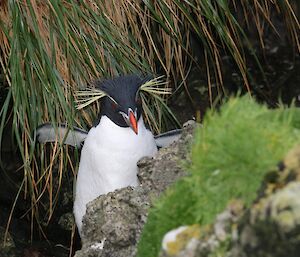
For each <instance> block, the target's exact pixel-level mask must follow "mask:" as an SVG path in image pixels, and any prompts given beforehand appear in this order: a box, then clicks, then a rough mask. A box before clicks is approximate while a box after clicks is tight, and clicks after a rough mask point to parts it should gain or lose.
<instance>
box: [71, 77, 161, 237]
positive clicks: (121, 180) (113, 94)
mask: <svg viewBox="0 0 300 257" xmlns="http://www.w3.org/2000/svg"><path fill="white" fill-rule="evenodd" d="M143 83H145V81H144V80H143V79H141V78H140V77H138V76H134V75H131V76H124V77H118V78H115V79H113V80H106V81H102V82H100V83H97V84H96V86H98V87H99V88H100V89H101V90H102V91H104V92H105V93H106V94H107V96H105V97H104V98H103V99H102V100H101V101H102V102H101V113H100V117H99V121H98V123H96V124H95V126H94V127H93V128H92V129H91V130H90V131H89V133H88V135H87V137H86V139H85V142H84V145H83V148H82V152H81V158H80V164H79V171H78V175H77V182H76V195H75V202H74V215H75V221H76V224H77V227H78V230H79V232H81V226H82V218H83V215H84V214H85V212H86V204H87V203H88V202H90V201H92V200H93V199H95V198H96V197H98V196H99V195H102V194H106V193H108V192H112V191H114V190H115V189H118V188H122V187H127V186H137V185H138V179H137V162H138V160H139V159H141V158H142V157H144V156H153V155H154V154H155V153H156V152H157V146H156V143H155V140H154V137H153V134H152V133H151V132H150V131H149V130H148V129H147V128H146V127H145V124H144V121H143V117H142V106H141V101H140V96H139V87H140V86H141V85H142V84H143Z"/></svg>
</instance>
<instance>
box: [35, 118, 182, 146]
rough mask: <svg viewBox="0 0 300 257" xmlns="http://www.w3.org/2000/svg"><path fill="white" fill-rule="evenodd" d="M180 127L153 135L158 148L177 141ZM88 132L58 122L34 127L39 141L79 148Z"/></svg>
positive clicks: (180, 131)
mask: <svg viewBox="0 0 300 257" xmlns="http://www.w3.org/2000/svg"><path fill="white" fill-rule="evenodd" d="M181 133H182V130H181V129H174V130H170V131H168V132H165V133H162V134H159V135H156V136H155V137H154V139H155V143H156V145H157V147H158V148H163V147H167V146H169V145H170V144H172V143H173V142H175V141H177V140H178V139H179V138H180V136H181ZM87 135H88V132H87V131H85V130H83V129H80V128H77V127H73V130H71V129H70V128H69V127H68V126H67V125H66V124H60V125H58V126H57V127H54V126H53V125H52V124H51V123H44V124H42V125H40V126H39V127H38V128H37V129H36V138H37V140H38V141H39V143H47V142H55V141H56V140H57V141H58V142H60V143H64V144H66V145H71V146H74V147H77V148H79V149H80V148H81V147H82V145H83V142H84V140H85V139H86V137H87Z"/></svg>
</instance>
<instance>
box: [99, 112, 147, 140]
mask: <svg viewBox="0 0 300 257" xmlns="http://www.w3.org/2000/svg"><path fill="white" fill-rule="evenodd" d="M95 129H96V130H97V131H98V132H99V133H101V135H102V138H103V137H107V139H110V140H113V141H114V142H116V140H120V143H121V142H124V141H127V140H128V141H131V142H132V143H133V142H135V141H136V140H141V139H142V137H143V135H144V134H145V133H146V130H147V129H146V127H145V123H144V120H143V117H142V116H141V117H140V118H139V120H138V134H135V133H134V131H133V130H132V129H131V128H130V127H120V126H118V125H117V124H115V123H114V122H113V121H112V120H111V119H109V118H108V117H107V116H106V115H103V116H102V117H101V119H100V122H99V124H98V125H97V126H96V127H95Z"/></svg>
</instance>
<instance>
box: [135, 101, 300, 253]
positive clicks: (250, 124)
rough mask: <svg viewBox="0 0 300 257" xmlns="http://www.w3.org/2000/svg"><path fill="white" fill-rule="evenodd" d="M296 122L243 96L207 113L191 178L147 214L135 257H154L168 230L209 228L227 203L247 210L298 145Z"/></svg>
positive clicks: (292, 112)
mask: <svg viewBox="0 0 300 257" xmlns="http://www.w3.org/2000/svg"><path fill="white" fill-rule="evenodd" d="M299 117H300V115H299V111H298V109H296V108H291V109H283V108H282V109H277V110H268V109H267V108H266V107H265V106H262V105H259V104H257V103H256V102H255V101H254V100H252V99H250V98H249V97H247V96H246V97H242V98H233V99H230V100H229V101H228V102H227V103H226V104H224V105H223V107H222V108H221V110H220V112H218V113H216V112H213V111H211V112H209V113H208V114H207V115H206V117H205V120H204V122H203V127H202V128H199V129H198V130H197V132H196V135H195V143H194V146H193V150H192V166H191V167H190V172H191V175H190V176H189V177H186V178H184V179H182V180H180V181H179V182H178V183H176V184H175V185H174V186H173V187H171V188H170V189H169V190H168V191H167V192H166V193H165V194H164V196H163V197H161V198H160V199H159V200H158V201H157V202H156V203H155V205H154V208H152V209H151V210H150V213H149V218H148V222H147V223H146V225H145V227H144V231H143V233H142V237H141V241H140V243H139V246H138V255H137V256H140V257H154V256H157V254H158V252H159V250H160V248H161V240H162V237H163V235H164V234H165V233H166V232H167V231H169V230H171V229H173V228H176V227H178V226H181V225H190V224H194V223H200V224H201V225H205V224H210V223H212V222H213V221H214V219H215V216H216V214H218V213H220V212H221V211H222V210H224V208H225V207H226V205H227V204H228V201H229V200H230V199H232V198H240V199H242V200H243V201H244V202H245V203H246V205H247V204H250V203H251V201H253V199H254V198H255V196H256V191H257V189H258V188H259V186H260V184H261V181H262V178H263V176H264V175H265V174H266V173H267V172H268V171H269V170H270V169H271V168H273V167H274V166H275V165H276V164H277V162H278V161H279V160H281V159H282V158H283V157H284V155H285V154H286V153H287V151H288V150H289V149H290V148H291V147H292V146H293V145H295V144H296V143H297V142H300V131H299V130H298V129H297V128H299Z"/></svg>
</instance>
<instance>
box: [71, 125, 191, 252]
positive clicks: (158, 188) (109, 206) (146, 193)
mask: <svg viewBox="0 0 300 257" xmlns="http://www.w3.org/2000/svg"><path fill="white" fill-rule="evenodd" d="M195 126H196V125H195V123H194V122H193V123H192V124H188V125H187V126H186V127H185V128H184V129H183V133H182V136H181V138H180V139H179V140H178V141H177V142H174V143H172V144H171V145H170V146H169V147H168V148H163V149H160V150H159V152H158V154H157V155H156V156H155V157H153V158H143V159H142V160H140V161H139V162H138V167H139V172H138V178H139V180H140V186H137V187H135V188H131V187H127V188H122V189H119V190H116V191H114V192H111V193H108V194H107V195H102V196H99V197H98V198H97V199H95V200H94V201H92V202H90V203H89V204H88V205H87V212H86V215H85V216H84V218H83V229H82V238H81V239H82V249H81V250H80V251H77V252H76V254H75V257H96V256H97V257H98V256H99V257H100V256H101V257H106V256H107V257H130V256H135V254H136V245H137V242H138V240H139V237H140V234H141V231H142V228H143V225H144V224H145V222H146V220H147V214H148V209H149V207H150V206H151V203H152V200H153V199H155V198H156V197H158V196H159V195H160V194H161V193H162V192H163V191H164V190H165V189H166V188H167V187H168V186H169V185H171V184H172V183H174V182H175V181H176V180H177V179H178V178H180V177H182V176H184V175H186V171H185V170H184V168H183V167H184V164H187V163H188V162H189V157H188V155H187V153H188V152H189V151H188V148H189V146H190V144H191V140H192V138H193V131H194V128H195Z"/></svg>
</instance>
